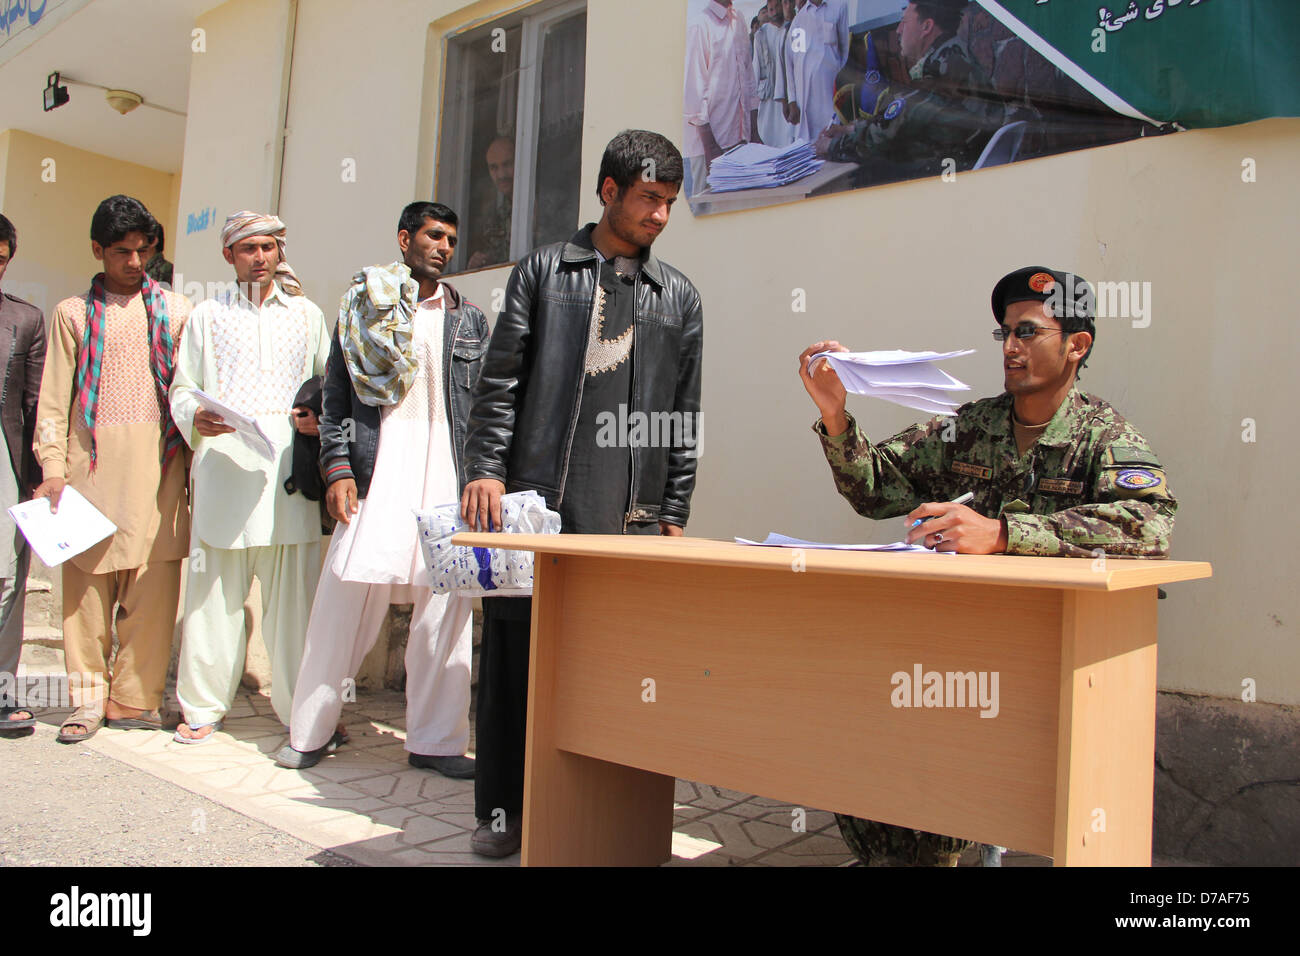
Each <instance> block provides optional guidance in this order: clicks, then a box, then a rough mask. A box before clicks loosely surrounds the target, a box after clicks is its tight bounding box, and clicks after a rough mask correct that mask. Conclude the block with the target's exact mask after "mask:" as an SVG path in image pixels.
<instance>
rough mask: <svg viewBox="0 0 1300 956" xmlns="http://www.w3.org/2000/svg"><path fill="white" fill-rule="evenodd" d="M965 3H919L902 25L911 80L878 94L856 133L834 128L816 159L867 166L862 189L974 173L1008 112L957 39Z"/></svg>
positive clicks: (825, 133) (819, 144) (820, 139)
mask: <svg viewBox="0 0 1300 956" xmlns="http://www.w3.org/2000/svg"><path fill="white" fill-rule="evenodd" d="M966 6H967V0H924V2H921V0H914V2H911V3H908V4H907V7H906V9H904V11H903V17H902V19H901V20H900V21H899V23H898V45H899V52H900V53H901V54H902V57H903V61H904V64H905V65H906V66H907V68H908V75H909V77H910V80H909V82H908V84H907V85H906V86H903V87H897V86H894V87H889V88H887V89H885V90H884V91H883V92H882V93H880V94H879V97H878V98H877V99H876V100H875V105H874V109H873V110H872V111H871V112H870V114H869V115H867V116H866V117H865V118H863V119H860V120H858V121H856V122H854V123H853V124H852V125H839V126H831V127H829V128H827V129H826V130H824V131H823V132H822V133H821V135H820V136H819V137H818V138H817V140H816V142H815V143H814V144H813V149H814V151H815V152H816V153H817V155H818V156H820V157H822V158H824V159H830V160H832V161H834V162H844V163H859V164H861V165H862V166H863V170H862V173H861V174H860V180H861V182H860V183H859V185H869V184H872V183H879V182H889V181H893V180H897V179H905V178H913V177H917V176H928V175H936V174H938V173H941V172H944V171H946V170H947V169H948V168H949V167H945V165H944V161H945V160H951V161H952V162H951V171H953V172H955V171H957V170H962V169H970V168H971V166H973V165H974V164H975V161H976V160H978V159H979V156H980V153H981V152H982V151H983V149H984V147H985V146H986V145H987V144H988V141H989V138H990V137H991V136H992V135H993V133H995V132H996V131H997V129H998V127H999V126H1001V125H1002V123H1003V118H1004V116H1005V112H1006V111H1005V106H1004V104H1003V102H1002V100H1001V99H1000V98H999V97H998V95H997V94H996V93H995V92H994V90H993V87H992V84H991V83H990V82H989V79H988V77H987V76H985V75H984V71H983V70H981V69H980V67H979V65H978V64H977V63H976V62H975V61H974V59H973V58H972V57H971V55H970V52H969V51H968V50H967V49H966V47H965V45H964V44H963V43H962V42H961V40H959V39H958V38H957V29H958V27H959V26H960V25H961V19H962V14H963V11H964V10H965V8H966Z"/></svg>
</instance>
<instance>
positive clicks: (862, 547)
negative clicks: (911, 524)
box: [736, 531, 932, 553]
mask: <svg viewBox="0 0 1300 956" xmlns="http://www.w3.org/2000/svg"><path fill="white" fill-rule="evenodd" d="M736 544H753V545H757V546H758V547H760V548H806V549H808V550H819V551H925V552H930V549H929V548H927V547H924V546H923V545H919V544H908V543H907V542H906V541H895V542H894V543H893V544H828V543H827V542H824V541H804V540H802V539H800V538H791V537H789V536H788V535H784V534H777V533H776V532H775V531H772V532H769V533H768V536H767V537H766V538H765V539H764V540H762V541H750V540H749V539H748V538H737V539H736ZM930 553H932V552H930Z"/></svg>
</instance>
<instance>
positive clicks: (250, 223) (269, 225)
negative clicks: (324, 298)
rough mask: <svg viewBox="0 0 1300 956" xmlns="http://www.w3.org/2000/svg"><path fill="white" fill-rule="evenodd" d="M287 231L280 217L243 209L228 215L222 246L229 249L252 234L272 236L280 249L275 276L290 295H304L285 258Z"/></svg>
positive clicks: (222, 232) (222, 231)
mask: <svg viewBox="0 0 1300 956" xmlns="http://www.w3.org/2000/svg"><path fill="white" fill-rule="evenodd" d="M285 231H286V230H285V225H284V223H283V222H281V221H280V219H279V217H277V216H264V215H262V214H261V213H257V212H250V211H249V210H247V209H243V210H240V211H239V212H237V213H233V214H231V215H229V216H227V217H226V224H225V225H224V226H223V227H222V228H221V248H223V249H229V248H230V247H231V246H233V245H234V244H235V243H237V242H238V241H239V240H240V239H247V238H249V237H250V236H270V237H272V238H273V239H274V240H275V245H276V247H277V248H278V249H279V250H280V264H279V265H278V266H276V267H275V278H276V279H277V280H279V282H280V285H281V286H283V287H284V291H285V292H287V293H289V295H302V283H301V282H299V281H298V276H297V274H296V273H295V272H294V271H293V269H292V268H291V267H290V266H289V263H288V262H286V261H285V258H284V234H285Z"/></svg>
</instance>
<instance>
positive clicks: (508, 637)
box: [474, 597, 533, 820]
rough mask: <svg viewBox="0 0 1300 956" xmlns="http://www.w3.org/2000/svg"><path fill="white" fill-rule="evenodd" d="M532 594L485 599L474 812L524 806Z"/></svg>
mask: <svg viewBox="0 0 1300 956" xmlns="http://www.w3.org/2000/svg"><path fill="white" fill-rule="evenodd" d="M532 615H533V599H532V598H501V597H498V598H484V599H483V642H482V645H481V646H480V648H479V661H478V709H477V712H476V714H475V720H476V723H475V734H476V738H475V739H476V745H475V760H474V816H476V817H477V818H478V819H480V820H491V819H492V818H493V817H492V813H493V811H494V810H496V809H498V808H500V809H502V810H505V812H506V814H507V815H508V816H513V815H514V814H517V813H522V812H523V809H524V735H525V732H526V729H527V725H526V718H527V716H528V642H529V638H530V631H531V621H532Z"/></svg>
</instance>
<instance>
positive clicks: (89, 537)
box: [9, 485, 117, 568]
mask: <svg viewBox="0 0 1300 956" xmlns="http://www.w3.org/2000/svg"><path fill="white" fill-rule="evenodd" d="M9 514H10V515H11V516H12V517H13V519H14V524H16V525H17V526H18V530H19V531H21V532H22V533H23V537H25V538H26V539H27V543H28V544H30V545H31V546H32V550H33V551H35V552H36V554H37V555H38V556H39V557H40V559H41V560H42V561H44V562H45V565H46V567H50V568H53V567H56V566H57V565H60V564H62V563H63V562H64V561H66V560H68V558H71V557H75V556H76V555H78V554H81V552H83V551H85V550H86V549H87V548H90V547H93V546H94V545H96V544H99V542H101V541H103V540H104V539H105V538H107V537H108V536H109V535H110V534H113V533H114V532H116V531H117V525H115V524H113V522H111V521H109V520H108V518H106V517H104V515H103V513H102V512H101V511H100V510H99V509H98V508H96V507H95V506H94V505H92V504H91V503H90V502H89V501H87V500H86V499H85V497H84V496H83V495H82V494H81V493H80V492H79V491H77V489H76V488H73V487H72V486H71V485H67V486H65V487H64V489H63V494H62V496H61V497H60V498H59V510H58V512H57V513H52V512H51V511H50V502H49V499H47V498H33V499H32V500H31V501H24V502H23V503H22V504H17V505H14V506H13V507H12V508H10V509H9Z"/></svg>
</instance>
